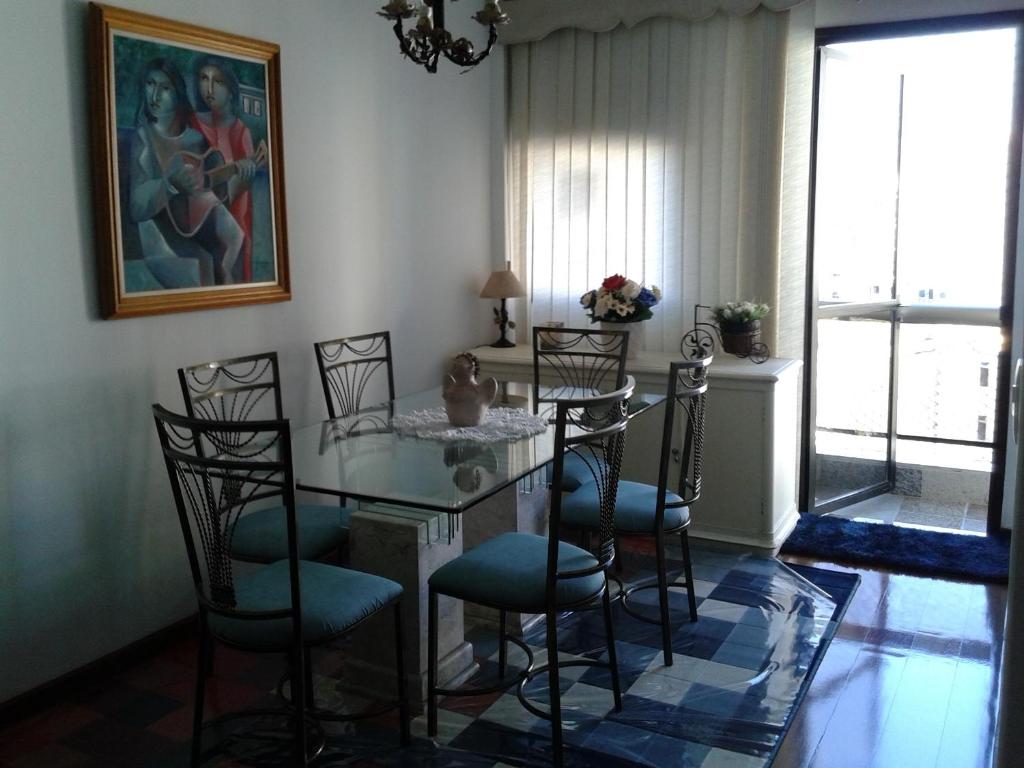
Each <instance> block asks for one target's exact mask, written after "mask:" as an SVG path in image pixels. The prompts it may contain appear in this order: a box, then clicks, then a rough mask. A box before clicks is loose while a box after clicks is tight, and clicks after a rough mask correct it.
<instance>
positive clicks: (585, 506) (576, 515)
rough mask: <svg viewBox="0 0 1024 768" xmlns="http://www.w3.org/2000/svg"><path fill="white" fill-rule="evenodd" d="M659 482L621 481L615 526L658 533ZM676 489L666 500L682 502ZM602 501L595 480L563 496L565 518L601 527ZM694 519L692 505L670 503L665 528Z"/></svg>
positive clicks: (669, 529)
mask: <svg viewBox="0 0 1024 768" xmlns="http://www.w3.org/2000/svg"><path fill="white" fill-rule="evenodd" d="M657 498H658V486H656V485H648V484H647V483H633V482H630V481H629V480H620V481H619V490H618V493H617V494H616V496H615V530H617V531H624V532H627V533H651V534H653V533H654V508H655V506H656V504H657ZM681 501H682V499H681V498H680V497H679V496H677V495H676V494H674V493H672V491H666V492H665V503H666V504H672V503H677V502H681ZM599 509H600V505H599V502H598V498H597V484H596V483H595V482H594V481H593V480H591V481H590V482H589V483H584V484H583V485H581V486H580V487H579V488H578V489H576V490H575V491H573V492H572V493H570V494H569V495H567V496H565V497H563V498H562V522H563V523H565V524H566V525H574V526H578V527H580V528H597V526H598V516H599ZM688 522H690V509H689V507H666V508H665V526H664V527H665V530H666V531H671V530H674V529H676V528H680V527H682V526H683V525H686V524H687V523H688Z"/></svg>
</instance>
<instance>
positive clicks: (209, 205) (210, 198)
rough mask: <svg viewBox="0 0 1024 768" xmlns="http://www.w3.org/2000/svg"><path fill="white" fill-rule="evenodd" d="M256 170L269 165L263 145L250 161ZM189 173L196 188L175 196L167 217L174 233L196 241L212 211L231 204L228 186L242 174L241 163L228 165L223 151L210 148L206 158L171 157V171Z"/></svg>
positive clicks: (190, 154)
mask: <svg viewBox="0 0 1024 768" xmlns="http://www.w3.org/2000/svg"><path fill="white" fill-rule="evenodd" d="M246 159H248V160H252V161H253V162H254V163H255V164H256V169H257V170H258V169H260V168H263V167H264V166H266V164H267V143H266V142H265V141H261V142H260V145H259V147H257V148H256V152H254V153H253V154H252V156H251V157H249V158H246ZM178 170H185V171H186V172H187V173H188V174H189V175H190V176H191V177H192V178H194V179H195V180H196V182H197V183H196V184H195V186H194V187H193V189H192V190H191V191H190V192H182V193H179V194H176V195H172V196H171V199H170V200H169V201H168V202H167V214H168V216H169V218H170V220H171V224H172V225H173V226H174V229H175V230H176V231H177V232H178V234H179V235H181V236H182V237H192V236H193V235H195V233H196V232H198V231H199V229H200V227H202V226H203V224H204V223H205V222H206V217H207V216H209V215H210V211H212V210H213V209H214V208H216V207H217V206H218V205H221V204H224V203H227V200H228V182H230V181H231V179H232V178H234V177H235V176H236V175H237V174H238V161H235V162H231V163H228V162H225V161H224V154H223V153H222V152H221V151H220V150H219V149H214V148H212V147H211V148H210V149H208V150H206V151H205V152H203V153H202V154H196V153H195V152H185V151H182V152H176V153H175V154H174V156H173V157H171V161H170V165H169V171H170V172H171V173H173V172H174V171H178Z"/></svg>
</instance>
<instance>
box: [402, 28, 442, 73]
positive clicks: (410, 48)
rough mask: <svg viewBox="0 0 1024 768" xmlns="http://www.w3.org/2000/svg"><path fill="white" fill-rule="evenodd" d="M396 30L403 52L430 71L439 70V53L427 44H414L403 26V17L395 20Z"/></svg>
mask: <svg viewBox="0 0 1024 768" xmlns="http://www.w3.org/2000/svg"><path fill="white" fill-rule="evenodd" d="M392 29H393V30H394V32H395V37H397V38H398V46H399V48H401V50H402V53H403V54H404V55H405V56H408V57H409V58H410V59H412V60H413V61H415V62H416V63H417V64H422V65H423V66H425V67H426V68H427V70H428V71H429V72H436V71H437V54H436V52H434V51H431V50H430V49H429V48H427V47H426V46H418V45H413V44H412V43H411V42H410V40H409V37H407V36H406V34H405V30H404V29H403V27H402V19H401V18H398V19H396V20H395V25H394V26H393V27H392Z"/></svg>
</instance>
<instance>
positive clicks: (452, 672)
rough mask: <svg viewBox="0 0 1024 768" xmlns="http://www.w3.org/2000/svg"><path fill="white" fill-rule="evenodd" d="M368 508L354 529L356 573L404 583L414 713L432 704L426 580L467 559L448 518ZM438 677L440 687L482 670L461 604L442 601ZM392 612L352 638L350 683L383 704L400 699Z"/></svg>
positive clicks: (352, 557) (351, 548) (351, 536)
mask: <svg viewBox="0 0 1024 768" xmlns="http://www.w3.org/2000/svg"><path fill="white" fill-rule="evenodd" d="M380 509H382V507H380V506H378V505H365V506H364V507H363V508H361V509H360V510H359V511H358V512H354V513H353V514H352V518H351V524H350V525H351V527H350V529H349V552H350V553H351V554H350V563H351V567H352V568H354V569H355V570H359V571H366V572H368V573H375V574H378V575H380V576H386V577H387V578H389V579H392V580H394V581H397V582H398V583H399V584H401V585H402V587H403V589H404V590H405V593H404V594H403V596H402V623H403V625H404V626H403V631H404V633H405V671H406V677H407V681H408V686H409V687H408V691H409V699H410V701H411V702H412V704H413V707H414V708H416V707H417V704H422V702H425V701H426V698H427V615H428V614H427V579H429V578H430V574H432V573H433V572H434V571H435V570H437V569H438V568H440V567H441V566H442V565H444V564H445V563H447V562H448V561H450V560H453V559H454V558H456V557H458V556H459V555H461V554H462V531H461V530H459V529H458V527H455V528H454V529H453V530H451V532H450V536H449V530H448V517H447V516H446V515H443V514H441V515H438V514H435V513H430V512H420V511H418V510H412V509H407V508H397V507H396V508H392V507H388V508H386V511H377V510H380ZM438 618H439V621H438V625H439V627H438V646H437V647H438V656H439V659H440V662H439V665H438V666H439V670H438V678H439V682H440V683H441V684H442V685H447V684H449V681H456V682H457V681H460V680H462V679H465V678H468V677H469V676H470V675H472V673H473V672H474V671H475V670H476V664H475V662H474V661H473V646H472V645H470V644H469V643H467V642H466V640H465V626H464V622H463V612H462V602H461V601H459V600H453V599H451V598H447V597H441V598H440V599H439V601H438ZM394 669H395V645H394V614H393V612H392V611H389V610H388V611H381V612H380V613H379V614H378V615H377V616H374V617H373V618H371V619H369V620H368V621H367V622H366V625H365V626H361V627H359V629H358V630H356V631H355V632H353V633H352V650H351V654H350V661H349V663H347V664H346V669H345V678H346V682H347V683H348V684H349V685H350V686H351V687H352V688H353V689H355V690H362V691H366V692H367V693H372V694H373V695H374V696H375V697H377V698H380V699H389V698H394V695H395V693H394V691H395V688H394Z"/></svg>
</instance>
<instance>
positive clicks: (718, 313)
mask: <svg viewBox="0 0 1024 768" xmlns="http://www.w3.org/2000/svg"><path fill="white" fill-rule="evenodd" d="M769 310H770V307H769V306H768V305H767V304H760V303H758V302H756V301H728V302H726V303H725V304H721V305H719V306H717V307H715V308H714V309H712V310H711V314H712V316H713V317H714V319H715V323H716V324H717V325H718V330H719V332H720V333H721V336H722V349H724V350H725V351H726V352H731V353H732V354H734V355H749V354H750V352H751V348H752V347H753V345H754V344H757V343H758V342H759V341H760V340H761V318H763V317H764V316H765V315H767V314H768V312H769Z"/></svg>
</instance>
